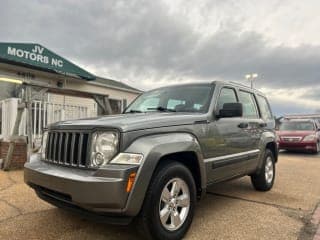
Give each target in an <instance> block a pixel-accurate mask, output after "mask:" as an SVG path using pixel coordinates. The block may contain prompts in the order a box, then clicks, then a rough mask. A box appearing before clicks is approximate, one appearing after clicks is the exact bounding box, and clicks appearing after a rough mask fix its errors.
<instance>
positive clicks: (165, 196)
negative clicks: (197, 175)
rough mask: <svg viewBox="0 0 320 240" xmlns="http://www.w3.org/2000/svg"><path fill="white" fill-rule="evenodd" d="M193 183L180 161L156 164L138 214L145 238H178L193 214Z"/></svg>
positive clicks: (187, 170)
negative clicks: (158, 165)
mask: <svg viewBox="0 0 320 240" xmlns="http://www.w3.org/2000/svg"><path fill="white" fill-rule="evenodd" d="M195 203H196V187H195V183H194V179H193V176H192V174H191V172H190V171H189V169H188V168H187V167H185V166H184V165H182V164H180V163H177V162H172V163H169V164H165V165H162V166H160V167H159V168H158V169H157V170H156V172H155V174H154V176H153V177H152V181H151V183H150V186H149V188H148V191H147V194H146V197H145V201H144V205H143V207H142V210H141V213H140V216H139V217H138V220H139V223H138V224H139V226H140V227H141V228H140V230H142V231H143V232H142V234H143V236H145V237H147V238H148V239H170V240H176V239H177V240H178V239H182V238H183V236H184V235H185V234H186V232H187V231H188V229H189V227H190V224H191V222H192V219H193V215H194V208H195Z"/></svg>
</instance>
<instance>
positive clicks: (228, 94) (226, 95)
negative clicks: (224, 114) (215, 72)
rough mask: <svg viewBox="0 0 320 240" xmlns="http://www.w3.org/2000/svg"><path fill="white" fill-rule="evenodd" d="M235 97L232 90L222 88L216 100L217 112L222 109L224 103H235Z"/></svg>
mask: <svg viewBox="0 0 320 240" xmlns="http://www.w3.org/2000/svg"><path fill="white" fill-rule="evenodd" d="M236 102H238V101H237V97H236V92H235V91H234V89H232V88H222V89H221V92H220V96H219V98H218V103H217V104H218V109H217V110H218V111H220V110H221V109H222V108H223V104H225V103H236Z"/></svg>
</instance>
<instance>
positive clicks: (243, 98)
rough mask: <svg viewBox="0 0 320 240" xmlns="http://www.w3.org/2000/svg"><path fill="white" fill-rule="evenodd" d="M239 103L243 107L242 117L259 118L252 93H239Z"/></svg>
mask: <svg viewBox="0 0 320 240" xmlns="http://www.w3.org/2000/svg"><path fill="white" fill-rule="evenodd" d="M239 101H240V103H242V107H243V117H246V118H259V114H258V111H257V106H256V102H255V99H254V96H253V94H252V93H248V92H244V91H240V92H239Z"/></svg>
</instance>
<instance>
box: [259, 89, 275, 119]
mask: <svg viewBox="0 0 320 240" xmlns="http://www.w3.org/2000/svg"><path fill="white" fill-rule="evenodd" d="M257 99H258V104H259V108H260V112H261V116H262V118H263V119H272V118H273V116H272V112H271V109H270V105H269V103H268V101H267V99H266V98H265V97H262V96H260V95H257Z"/></svg>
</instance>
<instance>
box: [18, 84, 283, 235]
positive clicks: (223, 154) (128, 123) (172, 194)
mask: <svg viewBox="0 0 320 240" xmlns="http://www.w3.org/2000/svg"><path fill="white" fill-rule="evenodd" d="M274 126H275V122H274V118H273V116H272V113H271V111H270V106H269V104H268V101H267V99H266V97H265V96H264V95H263V94H262V93H261V92H259V91H256V90H254V89H251V88H248V87H246V86H243V85H239V84H235V83H226V82H220V81H215V82H212V83H201V84H185V85H179V86H170V87H164V88H159V89H156V90H152V91H149V92H146V93H143V94H142V95H140V96H139V97H138V98H137V99H136V100H135V101H134V102H133V103H132V104H131V105H129V107H128V108H127V109H126V110H125V111H124V113H123V114H120V115H113V116H101V117H98V118H92V119H82V120H72V121H64V122H59V123H56V124H53V125H51V126H49V127H48V129H47V130H46V131H45V132H44V134H43V140H42V148H41V151H40V152H39V153H37V154H35V155H33V156H32V157H31V159H30V161H29V162H28V163H26V164H25V175H24V176H25V182H26V183H27V184H28V185H29V186H31V187H32V188H34V189H35V191H36V193H37V195H38V196H39V197H40V198H41V199H43V200H45V201H47V202H49V203H51V204H53V205H56V206H58V207H62V208H67V209H70V210H73V211H76V212H79V213H81V214H82V215H83V216H84V215H85V216H87V217H94V218H96V219H100V220H103V221H107V222H110V223H115V224H128V223H130V222H131V221H132V220H133V219H134V220H135V221H134V222H136V225H137V226H138V227H139V228H140V229H141V230H142V231H143V236H145V237H147V238H149V239H181V238H182V237H183V236H184V235H185V233H186V232H187V230H188V228H189V226H190V224H191V222H192V219H193V215H194V210H195V205H196V202H197V200H199V199H201V198H202V197H203V196H204V195H205V193H206V188H207V187H208V186H210V185H212V184H214V183H217V182H221V181H226V180H229V179H234V178H237V177H243V176H246V175H249V176H250V177H251V181H252V184H253V187H254V188H255V189H256V190H258V191H268V190H270V189H271V188H272V186H273V183H274V179H275V163H276V162H277V153H278V150H277V144H276V136H275V132H274Z"/></svg>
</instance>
